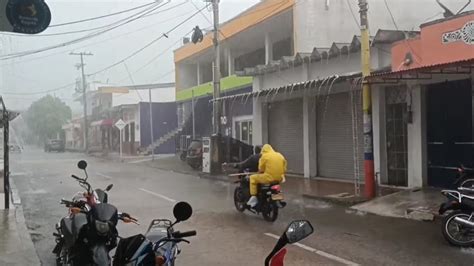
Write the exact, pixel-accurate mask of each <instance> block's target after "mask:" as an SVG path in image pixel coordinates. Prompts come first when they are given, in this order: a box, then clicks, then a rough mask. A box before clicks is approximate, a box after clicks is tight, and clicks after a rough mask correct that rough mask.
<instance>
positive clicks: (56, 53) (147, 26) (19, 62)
mask: <svg viewBox="0 0 474 266" xmlns="http://www.w3.org/2000/svg"><path fill="white" fill-rule="evenodd" d="M188 14H189V13H188V12H186V13H182V14H180V15H177V16H175V17H173V18H171V19H166V20H162V21H157V22H155V23H153V24H149V25H146V26H144V27H141V28H138V29H136V30H133V31H129V32H125V33H122V34H118V35H115V36H112V37H110V38H107V39H104V40H100V41H96V42H93V43H89V44H86V45H82V46H79V47H76V49H82V48H85V47H89V46H94V45H96V44H103V43H105V42H108V41H111V40H114V39H117V38H120V37H124V36H128V35H131V34H134V33H137V32H140V31H143V30H146V29H149V28H151V27H154V26H156V25H157V24H161V23H163V22H169V21H171V20H174V19H177V18H181V17H183V16H185V15H188ZM188 34H189V33H188ZM65 52H67V53H69V52H70V50H69V49H67V50H63V51H59V52H55V53H51V54H48V55H45V56H39V57H34V58H31V59H27V60H22V61H15V62H10V63H4V64H1V65H0V67H1V66H8V65H13V64H21V63H27V62H32V61H36V60H41V59H44V58H48V57H51V56H55V55H59V54H62V53H65Z"/></svg>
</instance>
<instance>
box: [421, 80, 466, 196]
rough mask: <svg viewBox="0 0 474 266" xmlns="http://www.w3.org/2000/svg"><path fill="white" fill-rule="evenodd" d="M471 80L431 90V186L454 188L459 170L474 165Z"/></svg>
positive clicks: (431, 88) (429, 111)
mask: <svg viewBox="0 0 474 266" xmlns="http://www.w3.org/2000/svg"><path fill="white" fill-rule="evenodd" d="M472 100H473V98H472V88H471V81H470V80H461V81H452V82H445V83H439V84H433V85H430V86H429V87H428V101H427V142H428V185H430V186H433V187H443V188H448V187H451V186H452V185H453V182H454V180H455V179H454V178H455V176H456V168H457V167H458V166H459V165H461V164H464V165H470V164H472V161H473V151H474V150H473V147H474V146H473V144H474V142H473V131H472V124H473V123H472V122H473V121H472V120H473V108H472V107H473V104H472Z"/></svg>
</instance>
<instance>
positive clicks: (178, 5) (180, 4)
mask: <svg viewBox="0 0 474 266" xmlns="http://www.w3.org/2000/svg"><path fill="white" fill-rule="evenodd" d="M186 3H187V2H182V3H179V4H177V5H174V6H171V7H169V8H166V9H163V10H159V11H157V12H153V13H150V14H147V15H145V16H142V17H140V19H142V18H146V17H150V16H154V15H158V14H161V13H164V12H166V11H169V10H172V9H175V8H177V7H180V6H182V5H184V4H186ZM127 19H128V18H124V19H120V20H117V21H115V22H113V23H110V24H107V25H103V26H99V27H94V28H89V29H82V30H75V31H65V32H56V33H47V34H19V33H10V32H2V33H0V34H1V35H8V36H15V37H30V38H31V37H51V36H61V35H70V34H76V33H82V32H88V31H94V30H99V29H104V28H107V27H111V26H114V25H116V24H118V23H120V22H123V21H125V20H127Z"/></svg>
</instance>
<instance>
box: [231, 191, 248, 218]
mask: <svg viewBox="0 0 474 266" xmlns="http://www.w3.org/2000/svg"><path fill="white" fill-rule="evenodd" d="M234 205H235V208H236V209H237V211H239V212H244V211H245V209H247V206H246V205H247V203H246V202H245V197H244V191H243V190H242V188H240V187H236V188H235V190H234Z"/></svg>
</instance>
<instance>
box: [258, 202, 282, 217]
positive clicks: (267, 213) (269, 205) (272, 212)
mask: <svg viewBox="0 0 474 266" xmlns="http://www.w3.org/2000/svg"><path fill="white" fill-rule="evenodd" d="M262 216H263V219H264V220H265V221H267V222H274V221H276V219H277V218H278V206H277V205H276V203H275V202H274V201H270V202H266V203H265V205H264V206H262Z"/></svg>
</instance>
